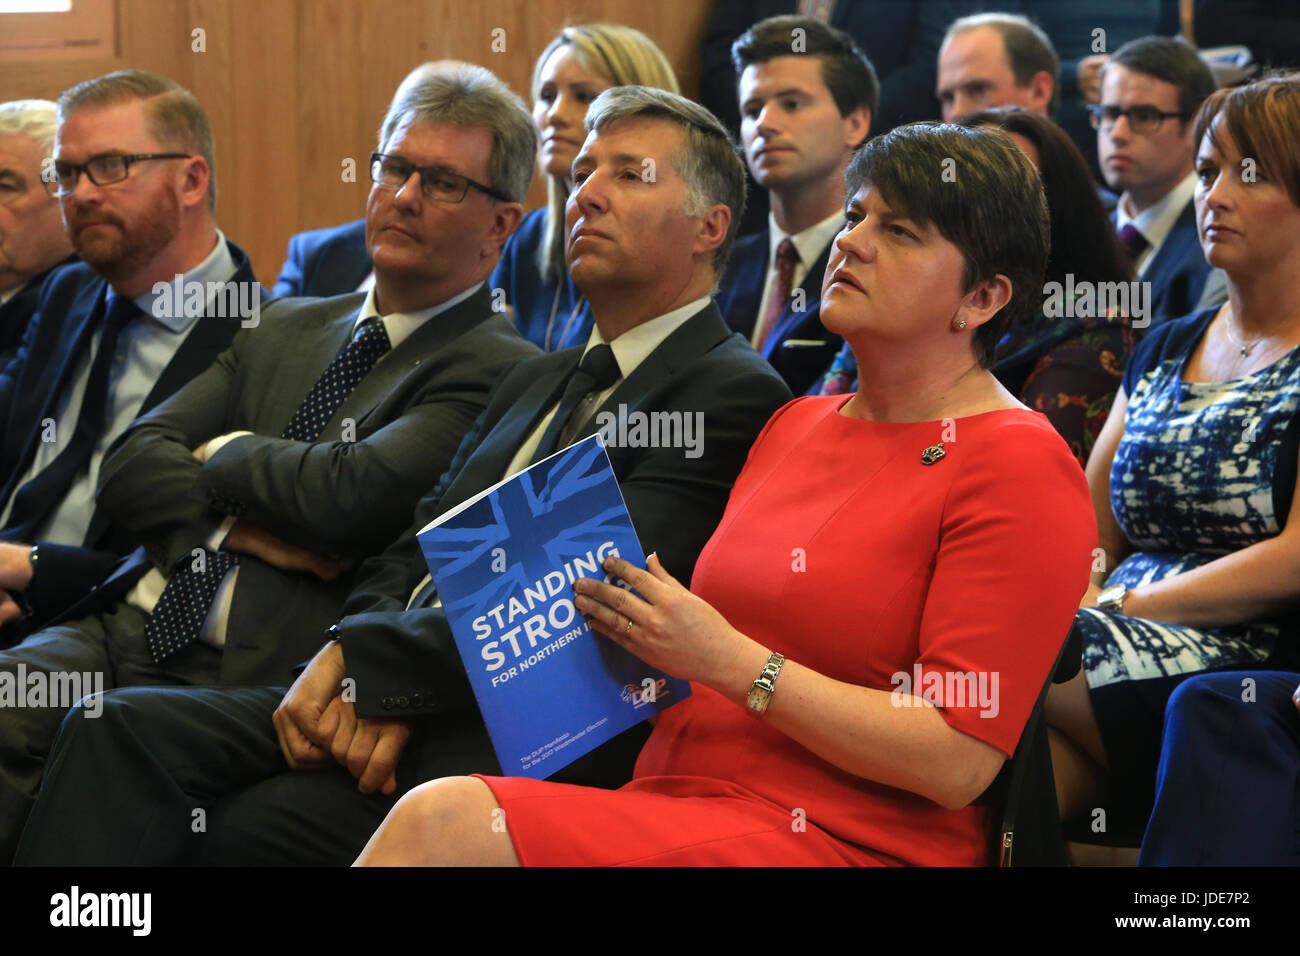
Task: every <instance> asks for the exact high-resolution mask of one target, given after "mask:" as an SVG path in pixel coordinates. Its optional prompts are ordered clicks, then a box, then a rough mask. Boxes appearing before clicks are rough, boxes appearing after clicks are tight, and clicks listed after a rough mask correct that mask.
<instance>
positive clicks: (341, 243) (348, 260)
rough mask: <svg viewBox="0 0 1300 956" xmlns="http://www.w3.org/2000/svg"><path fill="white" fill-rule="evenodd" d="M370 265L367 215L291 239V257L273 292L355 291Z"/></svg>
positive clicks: (285, 294) (277, 295)
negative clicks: (367, 247)
mask: <svg viewBox="0 0 1300 956" xmlns="http://www.w3.org/2000/svg"><path fill="white" fill-rule="evenodd" d="M371 268H372V265H371V262H370V252H369V251H368V250H367V249H366V221H365V220H364V219H358V220H357V221H356V222H349V223H347V224H345V225H342V226H330V227H329V228H327V229H313V230H312V231H310V232H300V233H298V234H297V235H296V236H293V237H291V238H290V239H289V257H288V258H287V259H286V260H285V261H284V268H283V269H281V270H280V278H278V279H276V280H275V288H274V289H272V290H271V295H272V296H274V297H275V298H277V299H280V298H286V297H289V296H304V295H309V296H330V295H345V294H346V293H348V292H355V291H356V289H357V286H359V285H360V284H361V280H362V279H364V278H365V277H366V276H367V275H369V274H370V270H371Z"/></svg>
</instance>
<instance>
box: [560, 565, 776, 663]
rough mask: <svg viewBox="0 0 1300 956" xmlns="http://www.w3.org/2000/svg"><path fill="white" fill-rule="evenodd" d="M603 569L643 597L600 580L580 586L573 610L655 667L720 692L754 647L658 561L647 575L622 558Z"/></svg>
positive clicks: (586, 580) (576, 587) (576, 585)
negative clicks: (743, 656)
mask: <svg viewBox="0 0 1300 956" xmlns="http://www.w3.org/2000/svg"><path fill="white" fill-rule="evenodd" d="M604 567H605V571H606V572H608V573H609V574H612V575H614V576H615V577H618V578H621V579H622V580H623V581H626V582H627V583H628V584H630V585H631V586H632V587H633V588H635V589H636V590H637V592H639V595H640V596H638V595H637V594H633V593H632V592H631V591H628V590H627V589H625V588H621V587H617V586H615V585H613V584H608V583H606V582H604V581H600V580H597V579H595V578H580V579H579V580H577V581H575V582H574V584H573V590H574V591H575V592H576V594H577V595H578V597H577V598H576V599H575V601H574V605H575V606H576V607H577V608H578V610H579V611H581V612H582V613H583V614H585V615H586V616H587V618H588V619H589V621H590V623H591V627H592V629H593V630H595V631H597V632H599V633H601V634H603V635H605V637H607V638H609V639H610V640H611V641H613V642H614V643H615V644H618V645H619V646H620V647H622V648H624V649H626V650H628V651H630V652H631V653H633V654H635V655H636V656H637V657H639V658H641V660H643V661H645V662H646V663H647V664H649V665H650V666H651V667H657V668H659V669H660V670H662V671H664V672H666V673H668V674H671V675H672V676H674V677H679V678H681V679H683V680H692V681H698V682H700V683H702V684H706V685H708V686H710V687H714V688H717V689H721V688H722V686H723V685H724V684H725V682H726V678H727V676H728V675H729V674H731V673H732V672H733V671H734V670H735V664H736V662H737V660H738V658H739V657H740V655H741V654H742V653H743V651H744V650H745V649H746V647H747V646H748V645H751V644H752V643H753V642H752V641H750V639H749V638H747V637H745V635H743V634H741V633H740V632H739V631H737V630H736V629H735V628H734V627H732V626H731V625H730V624H728V623H727V620H726V619H725V618H724V617H723V616H722V615H721V614H719V613H718V612H717V611H716V610H715V609H714V608H713V606H712V605H710V604H709V603H708V602H707V601H705V600H704V599H703V598H700V597H697V596H696V595H694V594H692V593H691V592H690V591H689V590H688V589H687V588H685V587H683V586H682V584H681V582H679V581H678V580H677V579H676V578H674V577H673V576H672V575H671V574H669V573H668V572H667V571H665V570H664V566H663V565H662V564H661V563H660V562H659V556H658V555H656V554H652V555H650V557H649V559H648V560H647V561H646V568H645V569H644V570H643V569H641V568H638V567H637V566H636V565H634V564H631V563H629V562H628V561H625V560H624V559H622V558H608V559H606V561H605V565H604ZM629 622H630V623H631V627H630V628H629V627H628V624H629Z"/></svg>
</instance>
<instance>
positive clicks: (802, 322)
mask: <svg viewBox="0 0 1300 956" xmlns="http://www.w3.org/2000/svg"><path fill="white" fill-rule="evenodd" d="M770 243H771V240H770V239H769V238H768V231H767V230H766V229H764V230H763V231H762V232H758V233H754V235H752V236H741V237H740V238H739V239H737V240H736V242H735V245H733V246H732V247H731V258H730V259H729V260H728V261H727V271H726V273H725V274H724V275H723V276H722V282H721V283H720V284H719V286H718V296H717V303H718V308H719V309H720V310H721V311H722V314H723V316H724V317H725V318H726V320H727V325H729V326H731V328H733V329H735V330H736V331H737V332H739V333H740V334H741V335H743V336H745V337H746V338H752V337H753V334H754V323H755V322H757V321H759V315H758V308H759V306H760V305H761V304H762V301H763V283H764V281H765V280H766V278H767V256H768V249H769V246H770ZM830 254H831V247H830V245H829V244H828V245H827V246H826V248H825V249H823V250H822V251H821V255H819V256H818V257H817V260H816V261H815V262H814V263H813V264H812V266H811V268H809V269H808V274H807V275H805V276H804V278H803V282H802V283H801V284H800V286H799V288H800V289H802V290H803V311H802V312H796V311H795V309H794V306H795V305H796V304H798V302H797V298H798V297H797V296H796V297H794V298H792V299H791V300H790V302H788V303H786V307H785V309H784V310H782V312H781V315H780V317H779V318H777V320H776V325H775V326H774V327H773V328H772V334H771V335H769V336H768V337H767V342H766V343H764V345H763V358H765V359H767V360H768V361H769V362H770V363H772V367H773V368H775V369H776V370H777V372H779V373H780V375H781V377H782V378H783V379H785V383H786V384H787V385H789V386H790V391H792V392H793V393H794V394H796V395H804V394H807V392H808V389H809V388H811V387H812V386H813V384H814V383H815V382H816V381H817V380H818V379H819V378H821V376H822V373H824V372H825V371H826V369H827V368H829V367H830V364H831V359H833V358H835V353H836V352H838V351H839V350H840V346H841V345H843V344H844V339H842V338H841V337H840V336H838V335H836V334H835V333H834V332H829V331H827V329H826V327H825V326H824V325H822V320H821V299H822V277H823V276H824V275H825V274H826V263H827V261H828V260H829V259H830ZM802 342H817V343H819V344H817V345H802V344H799V343H802Z"/></svg>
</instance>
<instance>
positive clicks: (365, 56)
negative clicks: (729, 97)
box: [0, 0, 712, 285]
mask: <svg viewBox="0 0 1300 956" xmlns="http://www.w3.org/2000/svg"><path fill="white" fill-rule="evenodd" d="M711 3H712V0H473V2H466V0H385V2H384V3H371V2H366V0H118V7H117V25H118V50H117V56H115V57H113V58H111V59H105V58H103V57H102V56H101V57H98V58H96V59H94V60H59V61H48V62H33V61H31V60H23V61H18V60H15V59H5V58H3V56H0V101H2V100H11V99H20V98H25V97H43V98H47V99H55V98H57V97H58V94H59V92H60V91H62V90H63V89H66V88H67V87H68V86H71V85H72V84H73V83H76V82H79V81H81V80H83V79H88V78H90V77H93V76H98V75H100V74H103V73H106V72H109V71H110V70H114V69H119V68H121V67H124V66H133V67H140V68H143V69H149V70H155V71H157V72H159V73H163V74H166V75H167V76H170V77H172V78H174V79H175V80H176V81H177V82H179V83H181V84H183V85H185V86H187V87H188V88H189V89H191V90H192V91H193V92H194V94H195V95H196V96H197V97H198V98H199V100H200V101H201V102H202V103H203V105H204V107H205V108H206V109H207V111H208V115H209V117H210V119H211V122H212V126H213V133H214V136H215V138H216V144H217V173H218V177H219V180H218V182H219V187H220V194H219V202H218V220H219V223H220V225H221V228H222V229H223V230H224V231H225V232H226V234H227V235H228V236H230V238H231V239H233V240H234V241H235V242H237V243H239V244H240V245H242V246H243V247H244V248H245V249H246V250H247V251H248V253H249V255H250V256H251V257H252V259H253V264H254V267H255V268H256V270H257V274H258V277H259V278H261V279H262V280H263V281H264V282H266V283H267V284H268V285H269V284H270V283H271V282H273V281H274V279H275V277H276V275H277V274H278V273H279V270H280V266H281V264H282V262H283V258H284V251H285V244H286V242H287V241H288V238H289V236H290V235H292V234H293V233H295V232H298V231H300V230H303V229H312V228H316V227H320V226H328V225H333V224H336V223H341V222H345V221H347V220H350V219H355V218H358V217H359V216H361V215H362V214H363V212H364V209H365V197H366V192H367V189H368V185H369V177H368V175H367V172H366V169H365V165H366V158H367V157H368V156H369V154H370V152H371V150H373V149H374V146H375V143H374V139H375V131H376V129H377V128H378V126H379V122H380V120H381V119H382V117H383V113H384V109H385V107H386V106H387V104H388V101H389V99H390V98H391V96H392V93H393V90H394V89H395V88H396V86H397V84H398V83H399V82H400V81H401V79H402V77H404V76H405V75H406V73H407V72H408V71H409V70H410V69H411V68H412V67H413V66H415V65H416V64H417V63H420V62H423V61H425V60H432V59H441V58H453V59H461V60H468V61H470V62H473V63H479V64H482V65H483V66H486V67H488V68H489V69H491V70H493V71H494V72H496V73H497V75H498V76H500V77H501V78H502V79H503V80H505V81H506V82H507V83H509V84H510V86H511V87H512V88H513V89H514V90H515V91H516V92H518V93H519V94H520V95H521V96H523V97H524V98H525V100H527V99H528V81H529V79H530V78H531V76H532V68H533V61H534V60H535V59H536V57H537V56H538V54H539V53H540V52H541V51H542V49H543V48H544V47H545V46H546V43H547V42H548V41H549V40H550V38H551V36H552V35H553V34H554V33H555V31H556V30H557V29H558V28H559V27H560V26H562V25H563V24H565V23H583V22H595V21H598V20H609V21H612V22H616V23H624V24H627V25H628V26H633V27H636V28H637V29H639V30H642V31H644V32H645V33H646V34H648V35H649V36H650V37H652V38H653V39H654V40H655V42H656V43H658V44H659V45H660V46H661V47H662V48H663V50H664V53H665V54H666V55H667V56H668V58H669V60H671V61H672V63H673V65H674V67H676V69H677V71H678V76H679V78H680V80H681V82H682V86H683V89H684V91H685V92H686V93H688V94H693V93H694V91H695V89H696V85H697V83H698V71H699V42H700V38H701V36H702V35H703V32H704V28H705V24H706V22H707V20H708V14H709V8H710V6H711ZM200 28H201V29H202V30H203V31H204V34H203V40H204V44H205V47H206V49H205V50H204V51H203V52H197V51H196V50H195V49H194V48H193V47H194V36H193V31H194V30H195V29H200ZM496 29H502V30H504V31H505V44H506V49H505V51H504V52H493V50H492V40H493V31H494V30H496ZM349 158H350V159H354V160H355V161H356V180H357V181H355V182H346V181H344V178H343V176H342V165H341V164H342V163H343V161H344V160H345V159H349ZM544 196H545V189H544V187H543V185H542V183H541V181H540V179H539V180H537V181H535V182H534V185H533V190H532V192H531V193H530V194H529V200H530V205H536V204H538V203H540V202H541V201H542V200H543V198H544Z"/></svg>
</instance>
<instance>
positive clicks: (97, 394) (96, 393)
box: [0, 295, 141, 541]
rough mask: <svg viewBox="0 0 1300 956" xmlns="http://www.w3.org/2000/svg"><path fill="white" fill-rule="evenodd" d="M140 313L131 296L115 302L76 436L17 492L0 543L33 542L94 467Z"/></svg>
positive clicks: (110, 305)
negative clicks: (119, 361) (114, 379)
mask: <svg viewBox="0 0 1300 956" xmlns="http://www.w3.org/2000/svg"><path fill="white" fill-rule="evenodd" d="M140 314H141V312H140V309H139V307H138V306H136V304H135V303H134V302H132V301H131V300H130V299H129V298H127V297H126V296H123V295H114V296H113V297H112V299H111V300H110V301H109V303H108V309H107V311H106V313H105V315H104V319H103V331H102V332H101V333H100V337H99V349H98V351H96V352H95V358H94V360H93V361H92V362H91V363H90V375H89V376H88V377H87V379H86V390H85V393H84V394H83V395H82V399H81V410H80V411H79V412H78V413H77V424H76V426H75V427H74V428H73V430H72V437H71V438H70V439H69V440H68V444H67V446H66V447H65V448H64V449H63V451H61V452H59V454H58V456H57V457H56V458H55V459H54V460H53V461H52V462H50V463H49V464H48V465H46V466H45V467H44V468H43V469H41V472H40V474H38V475H36V476H35V477H34V478H32V480H31V481H29V482H27V484H25V485H23V486H22V487H21V488H19V489H18V491H17V493H15V495H14V506H13V509H12V510H11V511H10V512H9V523H8V524H7V525H6V526H5V529H4V530H3V531H0V539H3V540H6V541H30V540H32V539H33V538H34V537H35V536H36V535H37V533H38V532H39V531H40V529H41V528H42V527H44V525H45V523H46V521H48V520H49V518H50V516H51V515H52V514H53V513H54V512H55V511H56V510H57V509H58V506H59V504H60V503H61V502H62V501H63V498H64V496H65V495H67V493H68V490H69V489H70V488H71V487H72V485H73V483H74V482H75V481H76V479H77V476H78V475H80V474H81V472H82V471H84V470H85V469H86V467H87V466H88V465H89V464H90V458H91V456H92V455H93V454H94V451H95V446H96V445H98V444H99V440H100V438H102V437H103V434H104V418H105V416H106V413H107V410H108V406H109V394H108V379H109V373H110V372H111V371H112V368H113V357H114V355H115V354H116V353H117V340H118V336H119V335H120V334H121V332H122V329H123V328H125V327H126V325H127V323H128V322H130V321H131V320H132V319H134V318H135V317H136V316H138V315H140ZM56 439H57V435H56Z"/></svg>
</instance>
